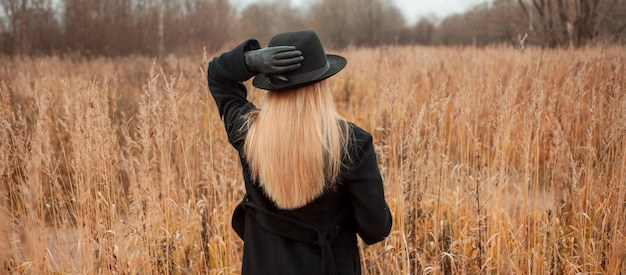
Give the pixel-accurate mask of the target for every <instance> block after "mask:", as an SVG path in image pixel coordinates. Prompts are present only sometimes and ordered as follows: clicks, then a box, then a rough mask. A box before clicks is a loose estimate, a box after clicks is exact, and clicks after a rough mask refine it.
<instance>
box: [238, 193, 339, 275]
mask: <svg viewBox="0 0 626 275" xmlns="http://www.w3.org/2000/svg"><path fill="white" fill-rule="evenodd" d="M238 207H241V208H242V209H243V210H245V211H246V212H247V213H249V214H250V215H252V216H253V217H254V218H255V219H256V221H257V222H258V223H259V224H260V225H261V226H262V227H263V228H265V230H267V231H269V232H272V233H274V234H276V235H279V236H282V237H284V238H288V239H291V240H295V241H299V242H302V243H306V244H309V245H317V246H319V247H320V249H321V254H322V255H321V269H322V274H338V271H337V265H336V263H335V256H334V255H333V250H332V248H331V245H330V242H331V241H332V240H334V238H335V237H336V235H338V232H339V231H340V230H334V231H333V232H331V234H330V235H329V234H328V232H326V231H322V230H319V229H318V228H317V227H315V226H313V225H310V224H308V223H305V222H302V221H299V220H296V219H292V218H289V217H286V216H283V215H280V214H277V213H275V212H272V211H269V210H267V209H264V208H262V207H260V206H258V205H256V204H254V203H253V202H251V201H249V200H248V198H247V197H246V198H244V200H243V202H242V203H240V204H239V206H238ZM235 211H237V210H235ZM342 219H343V218H342ZM244 228H245V226H244ZM237 233H238V234H239V235H240V237H243V234H241V233H243V232H237ZM333 233H334V234H333Z"/></svg>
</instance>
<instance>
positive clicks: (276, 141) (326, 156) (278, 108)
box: [244, 81, 349, 209]
mask: <svg viewBox="0 0 626 275" xmlns="http://www.w3.org/2000/svg"><path fill="white" fill-rule="evenodd" d="M261 106H262V108H261V110H258V111H255V112H253V113H251V114H250V115H249V116H248V118H247V119H248V120H247V123H246V126H247V127H248V134H247V136H246V140H245V144H244V153H245V156H246V159H247V161H248V164H249V167H250V170H251V176H252V177H253V178H254V179H255V180H257V181H258V183H259V184H260V186H261V187H262V188H263V190H264V192H265V194H266V195H267V196H268V197H269V198H270V199H272V200H273V201H274V203H276V206H278V207H279V208H282V209H295V208H299V207H302V206H304V205H306V204H307V203H309V202H311V201H312V200H314V199H315V198H317V197H318V196H320V195H321V194H322V193H323V192H324V190H326V189H327V188H332V187H334V184H335V183H336V181H337V180H338V177H339V174H340V170H341V167H342V158H343V157H344V156H343V152H346V149H347V146H348V135H349V132H348V130H349V127H347V122H346V121H345V119H343V118H342V117H341V116H340V115H339V114H338V113H337V111H336V109H335V106H334V103H333V98H332V93H331V91H330V88H329V87H328V84H325V81H321V82H318V83H316V84H313V85H309V86H305V87H303V88H299V89H294V90H291V91H268V92H267V93H266V94H265V97H264V100H263V104H262V105H261Z"/></svg>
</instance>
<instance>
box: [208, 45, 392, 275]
mask: <svg viewBox="0 0 626 275" xmlns="http://www.w3.org/2000/svg"><path fill="white" fill-rule="evenodd" d="M258 48H260V46H259V43H258V42H257V41H256V40H248V41H246V42H244V43H242V44H240V45H239V46H237V47H236V48H235V49H233V50H231V51H229V52H226V53H223V54H222V55H220V56H218V57H215V58H214V59H213V61H211V62H210V63H209V67H208V83H209V88H210V90H211V94H212V96H213V98H214V99H215V102H216V104H217V107H218V109H219V112H220V115H221V116H222V118H223V120H224V126H225V127H226V132H227V133H228V140H229V142H230V143H231V144H232V145H233V146H234V147H235V148H236V149H237V150H238V152H239V157H240V160H241V163H242V169H243V175H244V181H245V187H246V197H245V198H244V199H243V200H242V203H241V204H240V205H239V207H237V209H236V210H235V214H234V215H233V227H234V228H235V230H236V231H237V233H238V234H239V235H240V237H242V238H243V241H244V251H243V264H242V274H298V275H301V274H332V273H336V274H360V273H361V264H360V258H359V250H358V246H357V239H356V235H357V234H358V235H359V236H360V237H361V239H362V240H363V241H364V242H365V243H367V244H373V243H376V242H379V241H382V240H383V239H384V238H385V237H387V236H388V234H389V232H390V230H391V224H392V217H391V213H390V211H389V207H388V205H387V202H386V201H385V197H384V191H383V182H382V178H381V176H380V171H379V168H378V164H377V162H376V154H375V152H374V147H373V143H372V136H371V135H370V134H369V133H368V132H366V131H365V130H363V129H361V128H359V127H358V126H356V125H354V124H352V123H350V124H349V125H350V127H351V130H352V132H353V138H352V139H351V140H350V143H349V152H348V154H349V155H350V159H351V164H350V165H348V166H347V167H346V168H344V169H343V170H342V172H341V175H340V182H339V183H338V185H337V188H335V189H333V190H327V191H325V192H324V193H323V194H322V195H321V196H320V197H318V198H317V199H315V200H314V201H312V202H310V203H309V204H307V205H305V206H303V207H301V208H298V209H295V210H282V209H278V208H277V207H276V206H275V205H274V203H273V202H272V201H271V200H270V199H269V198H268V197H267V196H266V195H265V194H264V192H263V190H262V189H261V187H260V186H259V185H258V184H257V183H256V182H255V181H254V180H253V179H252V178H250V176H249V175H250V173H249V167H248V164H247V162H246V159H245V157H244V155H243V149H242V146H243V141H244V138H245V135H246V133H245V130H243V132H242V130H241V125H242V122H243V115H245V114H246V113H248V112H250V111H252V110H255V108H256V107H255V106H254V105H253V104H252V103H251V102H249V101H248V100H247V99H246V96H247V90H246V87H245V86H244V85H243V84H242V82H243V81H246V80H248V79H250V78H251V77H253V76H254V73H252V72H250V71H248V69H247V68H246V66H245V63H244V52H245V51H249V50H254V49H258Z"/></svg>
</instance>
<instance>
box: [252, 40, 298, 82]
mask: <svg viewBox="0 0 626 275" xmlns="http://www.w3.org/2000/svg"><path fill="white" fill-rule="evenodd" d="M244 56H245V61H246V66H247V67H248V70H250V71H251V72H255V73H262V74H265V75H267V76H276V77H279V79H281V78H285V77H284V76H281V75H280V74H284V73H287V72H290V71H293V70H296V69H298V68H300V62H302V60H304V57H303V56H302V52H301V51H299V50H297V49H296V47H294V46H276V47H267V48H263V49H258V50H252V51H247V52H245V53H244ZM285 80H286V79H285Z"/></svg>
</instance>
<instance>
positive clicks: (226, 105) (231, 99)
mask: <svg viewBox="0 0 626 275" xmlns="http://www.w3.org/2000/svg"><path fill="white" fill-rule="evenodd" d="M259 48H260V45H259V42H258V41H256V40H252V39H251V40H247V41H245V42H243V43H241V44H239V45H238V46H237V47H235V48H234V49H232V50H231V51H228V52H225V53H223V54H221V55H220V56H217V57H215V58H213V60H212V61H211V62H209V65H208V70H207V80H208V84H209V89H210V91H211V95H212V96H213V99H214V100H215V103H216V104H217V109H218V111H219V113H220V117H221V118H222V119H223V120H224V127H225V128H226V132H227V133H228V140H229V142H230V143H231V144H233V145H235V143H236V142H238V141H239V140H240V138H241V135H242V134H241V133H240V131H239V130H240V128H241V127H240V126H241V119H240V118H241V116H242V115H244V114H245V113H247V112H249V111H250V110H253V109H255V108H256V107H255V106H254V105H253V104H252V103H251V102H249V101H248V100H247V90H246V86H245V85H244V84H243V82H244V81H246V80H248V79H250V78H251V77H252V76H254V75H255V73H253V72H250V71H249V70H248V69H247V68H246V64H245V60H244V53H245V52H246V51H250V50H256V49H259Z"/></svg>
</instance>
